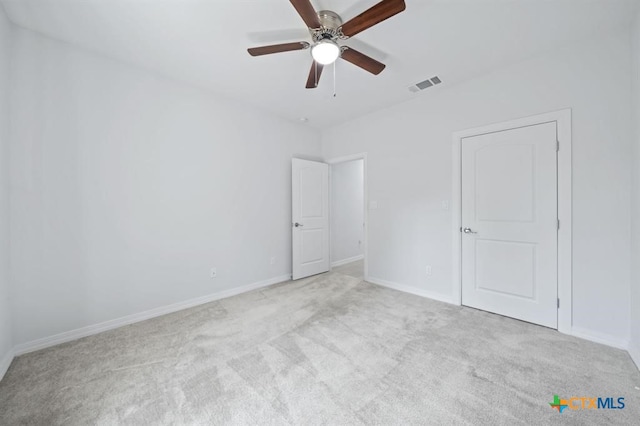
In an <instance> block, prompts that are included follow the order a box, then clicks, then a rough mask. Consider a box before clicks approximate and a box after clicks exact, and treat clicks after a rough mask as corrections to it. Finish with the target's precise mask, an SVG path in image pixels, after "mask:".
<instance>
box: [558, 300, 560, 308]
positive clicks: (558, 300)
mask: <svg viewBox="0 0 640 426" xmlns="http://www.w3.org/2000/svg"><path fill="white" fill-rule="evenodd" d="M558 309H560V299H559V298H558Z"/></svg>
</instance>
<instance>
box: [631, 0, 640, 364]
mask: <svg viewBox="0 0 640 426" xmlns="http://www.w3.org/2000/svg"><path fill="white" fill-rule="evenodd" d="M631 52H632V59H633V78H632V82H633V86H632V93H633V100H634V109H633V112H634V120H633V121H634V123H635V129H634V130H635V133H634V144H633V147H634V150H633V157H632V161H633V165H632V167H633V172H634V173H633V187H632V191H633V192H632V210H631V217H632V223H631V225H632V228H633V229H632V250H631V256H632V258H631V267H632V270H631V344H630V345H629V353H630V354H631V357H632V358H633V359H634V361H635V362H636V365H637V366H638V368H640V13H638V16H637V18H636V21H635V25H634V30H633V33H632V50H631Z"/></svg>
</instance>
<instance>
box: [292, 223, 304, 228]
mask: <svg viewBox="0 0 640 426" xmlns="http://www.w3.org/2000/svg"><path fill="white" fill-rule="evenodd" d="M293 226H295V227H296V228H297V227H299V226H304V225H303V224H301V223H298V222H296V223H294V224H293Z"/></svg>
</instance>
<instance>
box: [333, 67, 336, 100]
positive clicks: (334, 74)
mask: <svg viewBox="0 0 640 426" xmlns="http://www.w3.org/2000/svg"><path fill="white" fill-rule="evenodd" d="M333 97H334V98H335V97H336V63H335V62H334V63H333Z"/></svg>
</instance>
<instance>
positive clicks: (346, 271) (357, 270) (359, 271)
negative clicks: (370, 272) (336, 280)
mask: <svg viewBox="0 0 640 426" xmlns="http://www.w3.org/2000/svg"><path fill="white" fill-rule="evenodd" d="M332 271H333V272H336V273H338V274H342V275H348V276H350V277H354V278H360V279H363V278H364V260H356V261H355V262H350V263H345V264H344V265H340V266H336V267H335V268H332Z"/></svg>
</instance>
